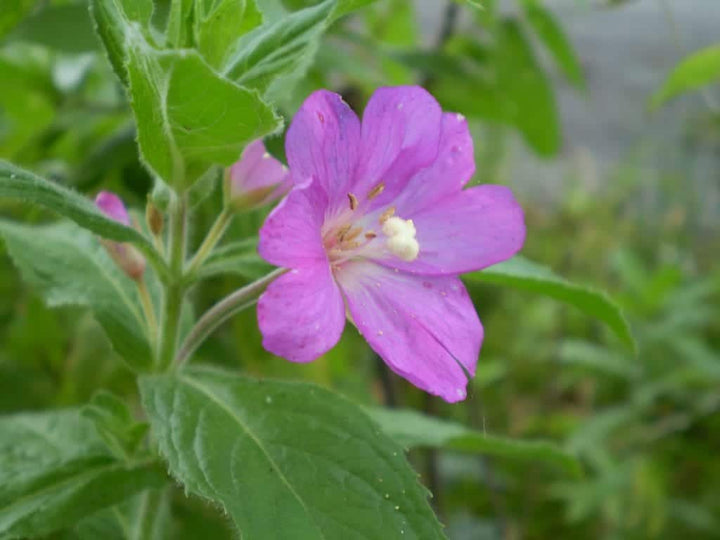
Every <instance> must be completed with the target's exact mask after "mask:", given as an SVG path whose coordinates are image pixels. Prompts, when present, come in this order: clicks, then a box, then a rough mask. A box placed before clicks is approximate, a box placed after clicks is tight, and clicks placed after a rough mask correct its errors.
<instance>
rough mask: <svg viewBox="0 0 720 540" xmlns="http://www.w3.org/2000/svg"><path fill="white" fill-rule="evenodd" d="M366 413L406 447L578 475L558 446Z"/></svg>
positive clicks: (397, 414) (408, 415)
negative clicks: (485, 457) (528, 463)
mask: <svg viewBox="0 0 720 540" xmlns="http://www.w3.org/2000/svg"><path fill="white" fill-rule="evenodd" d="M368 412H369V414H370V416H371V418H372V419H373V420H375V421H376V422H377V423H378V424H380V427H381V428H382V429H383V431H385V433H387V434H388V435H389V436H390V437H392V438H393V439H395V440H396V441H397V442H398V443H399V444H401V445H403V446H405V447H407V448H416V447H421V448H443V449H448V450H461V451H463V452H471V453H477V454H486V455H491V456H498V457H502V458H509V459H516V460H522V461H542V462H547V463H552V464H554V465H557V466H559V467H561V468H562V469H564V470H565V471H567V472H568V473H570V474H572V475H574V476H579V475H580V474H581V467H580V462H579V461H578V459H577V458H576V457H575V456H574V455H572V454H570V453H569V452H567V451H565V450H563V449H562V448H560V447H559V446H558V445H557V444H554V443H551V442H547V441H526V440H518V439H510V438H507V437H498V436H496V435H487V434H485V433H481V432H479V431H474V430H471V429H468V428H466V427H465V426H462V425H460V424H457V423H455V422H449V421H447V420H441V419H439V418H433V417H430V416H425V415H422V414H420V413H418V412H415V411H411V410H389V409H381V408H374V409H370V410H369V411H368Z"/></svg>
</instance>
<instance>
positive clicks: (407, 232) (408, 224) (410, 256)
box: [382, 216, 420, 262]
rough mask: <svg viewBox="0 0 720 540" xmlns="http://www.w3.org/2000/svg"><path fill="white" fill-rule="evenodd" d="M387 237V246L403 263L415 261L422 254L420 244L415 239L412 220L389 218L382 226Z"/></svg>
mask: <svg viewBox="0 0 720 540" xmlns="http://www.w3.org/2000/svg"><path fill="white" fill-rule="evenodd" d="M382 230H383V233H385V236H387V241H386V243H385V245H386V246H387V248H388V249H389V250H390V252H391V253H392V254H393V255H396V256H397V257H399V258H400V259H402V260H403V261H407V262H410V261H414V260H415V259H417V256H418V253H419V252H420V244H419V243H418V241H417V239H416V238H415V233H416V231H415V224H414V223H413V221H412V219H402V218H399V217H395V216H393V217H391V218H388V219H387V220H386V221H385V222H384V223H383V226H382Z"/></svg>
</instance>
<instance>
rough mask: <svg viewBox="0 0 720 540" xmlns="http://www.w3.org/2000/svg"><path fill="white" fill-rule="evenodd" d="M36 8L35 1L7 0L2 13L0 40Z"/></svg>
mask: <svg viewBox="0 0 720 540" xmlns="http://www.w3.org/2000/svg"><path fill="white" fill-rule="evenodd" d="M34 6H35V0H7V1H6V2H4V3H3V9H2V11H0V38H1V37H3V36H4V35H5V34H6V33H7V32H8V31H9V30H11V29H12V28H13V27H14V26H15V25H16V24H17V23H18V22H19V21H20V20H22V18H23V17H25V15H27V14H28V13H29V12H30V10H32V8H33V7H34Z"/></svg>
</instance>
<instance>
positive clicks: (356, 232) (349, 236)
mask: <svg viewBox="0 0 720 540" xmlns="http://www.w3.org/2000/svg"><path fill="white" fill-rule="evenodd" d="M362 231H363V230H362V227H355V228H354V229H350V230H349V231H348V232H347V233H345V235H344V236H343V239H342V240H343V242H349V241H351V240H354V239H355V238H357V237H358V236H360V234H362Z"/></svg>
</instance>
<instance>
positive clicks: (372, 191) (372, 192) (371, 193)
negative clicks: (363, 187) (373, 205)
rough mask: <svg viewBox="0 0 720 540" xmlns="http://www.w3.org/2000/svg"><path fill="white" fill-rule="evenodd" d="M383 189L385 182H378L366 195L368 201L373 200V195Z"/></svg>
mask: <svg viewBox="0 0 720 540" xmlns="http://www.w3.org/2000/svg"><path fill="white" fill-rule="evenodd" d="M383 191H385V182H380V183H379V184H378V185H377V186H375V187H374V188H372V189H371V190H370V191H369V192H368V195H367V198H368V201H371V200H373V199H374V198H375V197H377V196H378V195H380V194H381V193H382V192H383Z"/></svg>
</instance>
